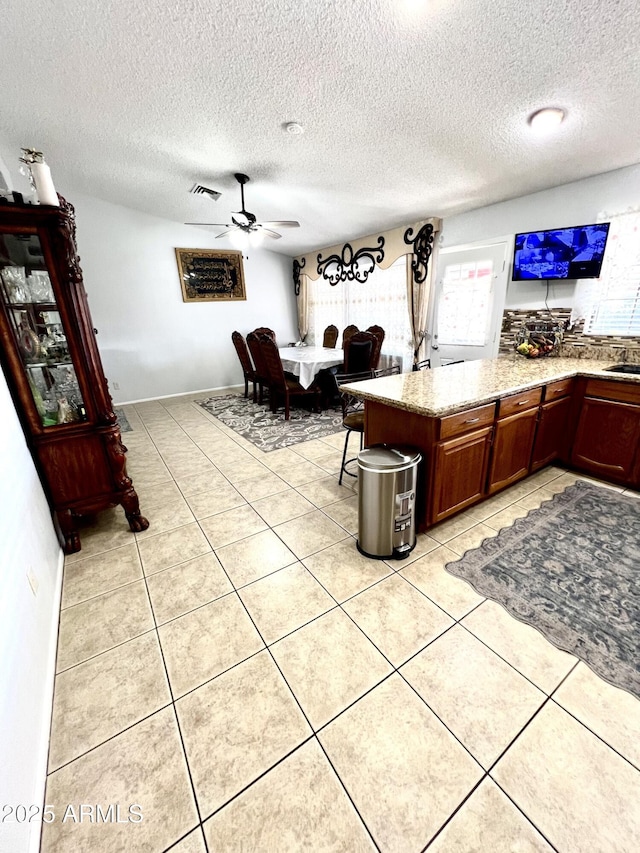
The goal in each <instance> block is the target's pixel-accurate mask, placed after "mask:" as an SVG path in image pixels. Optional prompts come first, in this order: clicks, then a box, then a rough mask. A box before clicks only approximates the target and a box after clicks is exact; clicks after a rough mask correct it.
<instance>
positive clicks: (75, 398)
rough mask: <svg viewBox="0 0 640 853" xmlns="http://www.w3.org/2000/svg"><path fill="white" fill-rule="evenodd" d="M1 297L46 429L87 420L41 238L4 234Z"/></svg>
mask: <svg viewBox="0 0 640 853" xmlns="http://www.w3.org/2000/svg"><path fill="white" fill-rule="evenodd" d="M0 293H1V297H2V300H3V302H4V304H5V307H6V313H7V315H8V317H9V325H10V327H11V331H12V333H13V336H14V338H15V344H16V349H17V352H18V353H19V356H20V359H21V361H22V366H23V368H24V372H25V375H26V380H27V382H28V384H29V388H30V389H31V394H32V396H33V402H34V404H35V407H36V409H37V411H38V415H39V416H40V420H41V422H42V426H43V427H56V426H58V425H59V424H69V423H74V422H76V421H84V420H86V419H87V414H86V409H85V405H84V402H83V400H82V395H81V393H80V387H79V385H78V379H77V376H76V370H75V367H74V365H73V361H72V359H71V355H70V352H69V346H68V343H67V335H66V332H65V328H64V325H63V323H62V319H61V316H60V312H59V310H58V304H57V301H56V297H55V294H54V292H53V287H52V285H51V279H50V277H49V272H48V270H47V266H46V263H45V259H44V253H43V251H42V246H41V243H40V239H39V237H38V235H37V234H16V233H0Z"/></svg>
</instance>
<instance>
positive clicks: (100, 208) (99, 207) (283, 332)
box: [59, 187, 298, 403]
mask: <svg viewBox="0 0 640 853" xmlns="http://www.w3.org/2000/svg"><path fill="white" fill-rule="evenodd" d="M59 191H60V192H61V193H62V195H64V196H65V198H68V200H69V201H70V202H71V203H72V204H73V205H74V207H75V209H76V220H77V232H78V233H77V239H78V252H79V254H80V257H81V265H82V269H83V273H84V283H85V288H86V291H87V294H88V297H89V306H90V308H91V316H92V318H93V323H94V325H95V327H96V328H97V329H98V332H99V334H98V346H99V348H100V353H101V355H102V361H103V364H104V369H105V373H106V375H107V378H108V379H109V384H110V388H111V394H112V396H113V399H114V401H115V402H116V403H117V402H128V401H132V400H142V399H148V398H151V397H162V396H169V395H171V394H181V393H185V392H188V391H200V390H202V389H209V388H220V387H226V386H229V385H237V384H240V383H241V382H242V370H241V369H240V364H239V361H238V357H237V356H236V353H235V350H234V348H233V345H232V343H231V333H232V332H233V331H234V330H235V329H237V330H238V331H240V332H242V334H244V335H246V334H247V332H249V331H251V330H252V329H254V328H255V327H256V326H269V327H271V328H272V329H274V331H275V332H276V336H277V339H278V341H282V342H284V343H288V342H290V341H294V340H296V339H297V337H298V330H297V321H296V311H295V296H294V292H293V281H292V277H291V274H292V261H291V258H288V257H285V256H283V255H277V254H275V253H273V252H268V251H265V250H264V249H260V250H248V251H247V252H246V253H245V257H244V262H243V263H244V275H245V284H246V292H247V299H246V301H241V302H240V301H239V302H218V303H205V302H194V303H185V302H183V301H182V291H181V289H180V280H179V277H178V268H177V265H176V257H175V251H174V249H175V247H182V248H201V249H212V248H217V249H228V248H231V247H230V245H229V244H228V243H226V242H224V241H220V240H216V239H215V231H213V230H205V229H201V228H193V227H188V226H185V225H182V224H181V223H177V222H172V221H170V220H167V219H161V218H160V217H155V216H149V215H147V214H144V213H140V212H138V211H134V210H131V209H129V208H126V207H121V206H118V205H114V204H109V203H108V202H104V201H100V200H98V199H96V198H91V197H88V196H82V195H79V194H77V193H73V192H72V191H68V192H65V191H64V187H60V188H59ZM114 383H115V384H117V385H119V386H120V388H119V390H117V389H115V387H114Z"/></svg>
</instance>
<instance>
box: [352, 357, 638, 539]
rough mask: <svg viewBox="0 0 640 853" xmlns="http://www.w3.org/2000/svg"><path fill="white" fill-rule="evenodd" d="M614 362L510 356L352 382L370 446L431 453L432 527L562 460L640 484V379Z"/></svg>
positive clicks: (427, 478) (425, 510) (421, 511)
mask: <svg viewBox="0 0 640 853" xmlns="http://www.w3.org/2000/svg"><path fill="white" fill-rule="evenodd" d="M617 366H618V365H616V363H615V362H614V361H613V360H611V361H602V360H591V359H589V360H587V359H584V360H583V359H575V358H558V357H551V358H542V359H526V358H522V357H520V356H507V357H504V358H497V359H486V360H481V361H467V362H462V363H459V364H453V365H448V366H446V367H438V368H435V369H433V370H423V371H418V372H414V373H405V374H400V375H396V376H387V377H381V378H379V379H372V380H368V381H366V382H358V383H352V384H350V385H348V386H345V387H347V388H348V389H349V391H350V392H352V393H353V394H355V395H357V396H359V397H361V398H363V399H364V400H365V442H366V444H367V445H372V444H379V443H387V444H407V445H411V446H414V447H417V448H418V449H419V450H420V451H421V453H422V455H423V460H424V462H423V465H422V470H421V472H420V479H419V486H418V495H417V522H418V527H419V529H420V530H425V529H427V528H429V527H431V526H432V525H434V524H437V523H438V522H439V521H442V520H443V519H445V518H448V517H449V516H451V515H454V514H455V513H457V512H460V511H461V510H463V509H466V508H467V507H469V506H471V505H472V504H475V503H478V502H479V501H481V500H484V499H485V498H488V497H490V496H491V495H493V494H495V493H496V492H498V491H500V490H502V489H504V488H506V487H507V486H510V485H512V484H513V483H515V482H516V481H517V480H520V479H522V478H523V477H526V476H527V475H528V474H530V473H533V472H534V471H536V470H538V469H539V468H542V467H543V466H544V465H547V464H550V463H551V462H553V461H557V462H559V463H561V464H563V465H566V466H568V467H571V468H573V469H575V470H577V471H581V472H584V473H586V474H591V475H593V476H597V477H600V478H602V479H605V480H609V481H611V482H613V483H617V484H619V485H624V486H627V487H631V488H636V489H637V488H639V487H640V450H639V445H640V375H638V374H626V373H624V374H623V373H617V372H613V373H612V372H610V370H611V368H612V367H613V368H616V367H617Z"/></svg>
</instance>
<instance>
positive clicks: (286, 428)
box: [197, 394, 342, 452]
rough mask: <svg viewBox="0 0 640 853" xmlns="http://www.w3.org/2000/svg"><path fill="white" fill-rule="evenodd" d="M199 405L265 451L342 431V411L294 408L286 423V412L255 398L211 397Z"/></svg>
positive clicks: (231, 395) (239, 396)
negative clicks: (273, 410) (275, 409)
mask: <svg viewBox="0 0 640 853" xmlns="http://www.w3.org/2000/svg"><path fill="white" fill-rule="evenodd" d="M197 403H198V405H200V406H202V408H203V409H206V410H207V411H208V412H210V413H211V414H212V415H214V416H215V417H216V418H218V419H219V420H221V421H222V423H223V424H225V425H226V426H228V427H230V428H231V429H232V430H234V432H237V433H238V435H241V436H243V437H244V438H246V439H248V440H249V441H250V442H251V443H252V444H255V446H256V447H259V448H260V450H264V451H265V452H269V451H271V450H279V449H281V448H283V447H290V446H291V445H292V444H299V443H300V442H302V441H309V440H310V439H312V438H325V437H326V436H328V435H333V434H334V433H336V432H340V430H341V429H342V412H341V411H340V410H339V409H326V410H325V411H323V412H310V411H308V410H307V409H297V408H296V409H294V408H292V409H291V417H290V420H288V421H285V419H284V412H283V411H282V410H279V411H278V412H276V414H273V413H272V412H271V411H270V409H269V407H268V405H266V406H265V405H262V406H260V405H258V404H257V403H254V402H253V400H252V399H251V397H247V398H245V397H243V396H241V395H238V394H226V395H224V396H222V397H210V398H209V399H207V400H198V401H197Z"/></svg>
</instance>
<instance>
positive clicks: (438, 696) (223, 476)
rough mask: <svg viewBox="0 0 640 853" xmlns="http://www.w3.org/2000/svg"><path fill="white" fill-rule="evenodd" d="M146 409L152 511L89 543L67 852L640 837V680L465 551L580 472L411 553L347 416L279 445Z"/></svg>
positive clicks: (139, 435)
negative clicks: (456, 569)
mask: <svg viewBox="0 0 640 853" xmlns="http://www.w3.org/2000/svg"><path fill="white" fill-rule="evenodd" d="M126 411H127V417H128V418H129V421H130V422H131V424H132V426H133V432H129V433H125V435H124V440H125V442H126V444H127V446H128V448H129V457H128V458H129V471H130V473H131V475H132V477H133V479H134V484H135V487H136V489H137V491H138V493H139V495H140V502H141V506H142V509H143V511H144V513H145V514H146V515H148V517H149V519H150V521H151V526H150V528H149V530H148V531H146V532H145V533H142V534H138V535H136V536H135V537H134V536H133V535H132V534H131V533H130V532H129V530H128V527H127V525H126V522H125V519H124V516H123V514H122V512H121V511H120V510H119V509H118V510H114V511H112V512H108V513H103V514H102V515H101V516H100V517H99V519H98V521H97V523H96V524H94V525H93V526H89V527H87V528H86V529H85V530H83V532H82V546H83V547H82V551H81V552H80V553H78V554H75V555H73V556H70V557H68V558H67V560H66V564H65V576H64V588H63V599H62V613H61V623H60V636H59V649H58V674H57V677H56V688H55V699H54V711H53V726H52V738H51V749H50V756H49V777H48V785H47V795H46V802H47V803H50V804H52V805H53V807H54V810H55V814H56V816H57V819H56V820H55V821H54V822H53V823H51V824H49V825H46V826H45V827H44V835H43V848H42V849H43V850H44V851H46V853H66V851H73V852H74V853H76V851H92V853H102V851H109V853H112V851H127V853H130V851H133V853H136V852H137V851H149V853H155V852H156V851H164V850H168V849H171V850H172V851H175V853H203V851H207V850H208V851H209V853H214V851H215V853H218V851H242V853H249V851H268V853H271V851H277V853H287V851H297V850H305V851H345V853H346V852H347V851H348V853H352V851H359V850H363V851H364V850H376V849H379V850H383V851H400V853H410V851H421V850H424V849H425V848H429V850H430V851H438V853H450V851H458V853H468V851H492V853H500V851H507V850H508V851H513V850H518V851H549V850H558V851H562V853H565V851H566V853H570V851H575V853H585V851H595V853H604V851H617V853H626V851H629V853H631V851H635V850H637V849H638V843H639V841H638V840H639V839H640V772H639V768H640V746H639V744H640V702H638V701H637V700H636V699H635V698H634V697H632V696H631V695H630V694H628V693H626V692H624V691H622V690H619V689H616V688H614V687H612V686H610V685H608V684H607V683H605V682H604V681H602V680H601V679H599V678H598V677H597V676H595V675H594V674H593V673H592V672H591V670H590V669H589V668H588V667H586V666H585V665H584V664H583V663H579V662H578V661H577V660H576V658H574V657H572V656H571V655H568V654H566V653H564V652H561V651H559V650H557V649H556V648H555V647H553V646H552V645H550V644H549V643H548V642H547V641H546V640H545V639H544V638H543V637H542V635H541V634H539V633H538V632H537V631H536V630H534V629H533V628H531V627H528V626H526V625H524V624H522V623H521V622H519V621H517V620H515V619H513V618H512V617H511V616H509V615H508V614H507V613H506V611H505V610H504V609H503V608H502V607H501V606H499V605H498V604H495V603H493V602H491V601H488V600H485V599H483V598H481V597H480V596H479V595H478V594H477V593H476V592H475V591H474V590H473V589H472V588H471V587H470V586H469V585H467V584H466V583H465V582H464V581H461V580H459V579H458V578H455V577H454V576H452V575H450V574H449V573H448V572H447V571H446V570H445V569H444V565H445V564H446V563H447V562H450V561H451V560H455V559H457V557H458V556H459V555H461V554H463V553H464V551H465V550H466V549H468V548H473V547H476V546H477V545H478V544H479V543H480V542H481V541H482V539H483V538H485V537H487V536H494V535H496V532H497V531H498V530H500V529H501V528H502V527H504V526H506V525H510V524H512V523H513V521H514V519H515V518H518V517H521V516H523V515H524V514H526V512H527V511H528V510H530V509H533V508H535V507H537V506H539V504H540V503H541V501H543V500H547V499H549V498H551V497H552V496H553V494H554V493H557V492H559V491H561V490H562V489H563V488H565V487H566V486H567V485H568V484H569V483H571V482H572V481H573V480H574V479H575V476H574V475H573V474H570V473H567V472H565V471H563V470H562V469H560V468H554V467H551V468H548V469H545V470H543V471H541V472H539V473H537V474H535V475H534V476H532V477H529V478H528V479H527V480H525V481H523V482H521V483H519V484H517V485H516V486H514V487H513V488H511V489H509V490H508V491H506V492H503V493H501V494H499V495H497V496H496V497H494V498H492V499H491V500H488V501H486V502H485V503H483V504H480V505H478V506H477V507H473V508H472V509H470V510H468V511H467V512H465V513H463V514H462V515H460V516H458V517H456V518H454V519H451V520H449V521H445V522H444V523H442V524H440V525H439V526H438V527H437V528H434V529H433V530H432V531H430V534H429V535H423V536H420V537H419V542H418V547H417V548H416V549H415V551H414V552H413V553H412V554H411V556H410V558H409V559H408V560H406V561H404V562H393V561H391V562H389V563H387V562H383V561H377V560H368V559H365V558H364V557H362V556H361V555H360V554H359V553H358V551H357V550H356V548H355V539H354V534H355V533H356V530H357V496H356V495H355V492H354V490H353V485H352V482H350V483H349V484H347V485H344V486H339V485H338V480H337V473H338V469H339V465H340V453H339V450H340V448H341V446H342V442H343V434H341V433H339V434H336V435H335V436H330V437H328V438H326V439H319V440H318V439H316V440H314V441H310V442H307V443H306V444H300V445H296V446H294V447H291V448H288V449H286V450H279V451H275V452H272V453H263V452H262V451H260V450H257V449H256V448H255V447H254V446H253V445H251V444H250V443H249V442H247V441H245V440H244V439H242V438H240V437H238V436H237V435H236V434H235V433H233V432H232V431H231V430H230V429H228V428H227V427H225V426H224V425H223V424H221V423H220V422H219V421H217V420H216V419H215V418H213V417H211V416H210V415H209V414H208V413H206V412H205V411H204V410H203V409H201V408H200V407H199V406H197V405H195V404H194V403H193V402H192V401H191V400H190V399H188V398H179V399H174V400H166V401H157V402H150V403H144V404H140V405H137V406H135V407H128V408H127V410H126ZM639 508H640V504H639ZM110 804H114V807H115V804H119V807H120V811H119V818H120V822H116V821H114V816H115V815H116V814H118V813H115V812H113V811H112V812H111V819H109V813H108V812H107V809H108V807H109V805H110ZM133 804H137V805H139V807H140V810H141V812H142V816H143V819H142V821H141V822H127V819H128V817H129V815H130V812H129V806H130V805H133ZM68 805H71V806H73V807H74V814H75V815H76V820H74V819H73V817H72V816H68V817H67V819H66V820H65V821H63V820H62V819H61V818H62V816H63V815H64V814H65V809H66V808H67V806H68ZM81 805H84V806H85V813H84V819H83V820H82V822H80V820H79V817H80V806H81ZM97 805H100V807H101V809H102V813H103V815H104V814H105V813H106V818H107V819H106V820H105V818H104V817H101V815H100V814H99V813H98V812H97V809H96V806H97ZM90 816H91V817H92V818H93V819H90ZM134 817H135V812H134Z"/></svg>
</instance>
